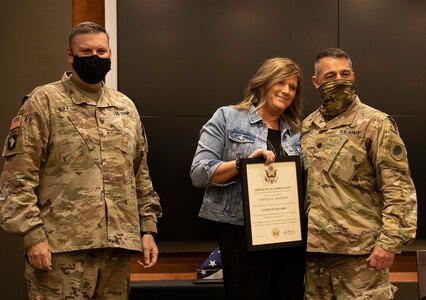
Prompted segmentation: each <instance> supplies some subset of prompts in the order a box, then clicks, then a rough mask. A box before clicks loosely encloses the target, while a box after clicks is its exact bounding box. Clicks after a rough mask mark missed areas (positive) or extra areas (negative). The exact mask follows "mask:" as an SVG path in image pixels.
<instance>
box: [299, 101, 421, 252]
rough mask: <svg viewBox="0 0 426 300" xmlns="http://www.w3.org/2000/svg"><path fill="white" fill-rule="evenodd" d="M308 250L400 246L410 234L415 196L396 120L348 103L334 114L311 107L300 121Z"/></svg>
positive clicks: (413, 225)
mask: <svg viewBox="0 0 426 300" xmlns="http://www.w3.org/2000/svg"><path fill="white" fill-rule="evenodd" d="M301 143H302V157H303V161H304V166H305V169H306V171H307V194H306V214H307V222H308V240H307V250H308V252H322V253H335V254H355V255H357V254H369V253H371V251H372V250H373V248H374V247H375V246H376V245H378V246H380V247H382V248H383V249H386V250H388V251H391V252H394V253H399V252H400V251H401V249H402V247H403V245H404V244H406V243H408V242H411V241H412V240H413V239H414V237H415V234H416V223H417V199H416V191H415V187H414V184H413V181H412V179H411V177H410V170H409V166H408V160H407V152H406V148H405V145H404V143H403V141H402V140H401V138H400V136H399V133H398V129H397V127H396V124H395V122H394V121H393V120H392V119H391V118H390V117H389V116H388V115H386V114H384V113H382V112H380V111H378V110H376V109H374V108H371V107H369V106H367V105H365V104H362V103H361V101H360V100H359V98H358V97H356V99H355V100H354V103H352V105H351V106H350V107H349V108H348V110H346V111H345V112H344V113H342V114H341V115H340V116H337V117H336V118H334V119H333V120H330V121H328V122H327V123H326V122H325V121H324V118H323V117H322V115H321V113H320V112H319V111H318V110H316V111H315V112H313V113H312V114H311V115H310V116H308V117H307V118H306V119H305V120H304V121H303V125H302V140H301Z"/></svg>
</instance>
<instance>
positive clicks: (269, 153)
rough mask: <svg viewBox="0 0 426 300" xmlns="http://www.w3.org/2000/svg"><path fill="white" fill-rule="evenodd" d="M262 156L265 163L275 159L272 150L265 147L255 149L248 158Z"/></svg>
mask: <svg viewBox="0 0 426 300" xmlns="http://www.w3.org/2000/svg"><path fill="white" fill-rule="evenodd" d="M254 157H263V158H264V159H265V165H269V164H272V163H273V162H274V161H275V154H274V152H272V151H269V150H265V149H256V150H254V151H253V153H252V154H250V156H249V158H254Z"/></svg>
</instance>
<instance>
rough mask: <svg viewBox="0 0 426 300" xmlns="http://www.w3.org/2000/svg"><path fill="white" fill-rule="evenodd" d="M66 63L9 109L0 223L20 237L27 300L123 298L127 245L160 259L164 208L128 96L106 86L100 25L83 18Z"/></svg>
mask: <svg viewBox="0 0 426 300" xmlns="http://www.w3.org/2000/svg"><path fill="white" fill-rule="evenodd" d="M66 51H67V54H68V62H69V63H70V64H72V67H73V71H72V72H66V73H65V74H64V75H63V77H62V79H61V80H60V81H57V82H54V83H51V84H47V85H44V86H41V87H38V88H36V89H35V90H34V91H32V92H31V94H30V95H28V97H27V99H26V101H25V103H24V104H23V105H22V107H21V109H20V111H19V113H18V115H17V116H16V117H15V118H13V120H12V124H11V127H10V131H9V135H8V137H7V140H6V143H5V146H4V150H3V157H4V159H5V164H4V169H3V172H2V174H1V184H2V187H3V191H4V194H5V200H4V201H0V225H1V226H2V227H3V228H4V229H5V230H6V231H8V232H11V233H15V234H19V235H21V236H22V237H23V240H24V245H25V248H26V256H27V263H26V267H25V276H26V279H27V282H28V290H29V296H30V298H31V299H92V298H93V299H96V298H102V299H127V297H128V289H129V269H130V268H129V265H130V263H129V260H130V253H132V252H135V253H137V252H141V251H142V252H143V256H141V259H140V261H139V263H140V264H141V265H142V266H144V267H151V266H152V265H154V264H155V263H156V261H157V257H158V248H157V246H156V243H155V240H154V237H153V236H154V235H155V233H156V232H157V225H156V223H157V218H158V217H160V216H161V213H162V212H161V207H160V203H159V197H158V195H157V193H156V192H155V191H154V189H153V186H152V182H151V179H150V177H149V170H148V166H147V151H148V147H147V141H146V136H145V133H144V129H143V127H142V124H141V122H140V118H139V114H138V111H137V109H136V107H135V105H134V104H133V102H132V101H131V100H130V99H129V98H127V97H126V96H125V95H123V94H121V93H120V92H118V91H115V90H112V89H109V88H107V87H106V86H105V85H104V84H103V82H102V79H103V78H104V77H105V75H106V73H107V72H108V71H109V69H110V57H111V50H110V48H109V38H108V34H107V33H106V31H105V29H104V28H103V27H101V26H99V25H97V24H95V23H91V22H84V23H81V24H79V25H77V26H76V27H74V28H73V30H72V31H71V34H70V37H69V47H67V49H66Z"/></svg>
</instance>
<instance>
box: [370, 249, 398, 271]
mask: <svg viewBox="0 0 426 300" xmlns="http://www.w3.org/2000/svg"><path fill="white" fill-rule="evenodd" d="M394 259H395V253H393V252H390V251H387V250H385V249H383V248H381V247H379V246H376V247H375V248H374V250H373V252H372V253H371V255H370V257H369V258H367V261H369V262H370V266H372V267H373V268H375V269H376V270H384V269H386V268H390V267H391V266H392V265H393V261H394Z"/></svg>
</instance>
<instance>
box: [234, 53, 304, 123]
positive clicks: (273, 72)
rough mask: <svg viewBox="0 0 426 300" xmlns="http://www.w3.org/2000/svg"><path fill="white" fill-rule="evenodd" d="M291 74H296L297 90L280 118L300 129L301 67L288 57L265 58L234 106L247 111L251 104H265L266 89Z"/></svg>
mask: <svg viewBox="0 0 426 300" xmlns="http://www.w3.org/2000/svg"><path fill="white" fill-rule="evenodd" d="M292 75H296V76H297V90H296V95H295V97H294V100H293V102H292V104H291V105H290V107H289V108H287V109H286V110H285V111H284V112H283V113H282V114H281V119H283V120H284V121H286V122H287V123H288V124H289V125H290V126H291V128H292V129H293V130H294V131H297V130H299V129H300V126H301V121H302V101H303V98H302V82H301V69H300V67H299V65H298V64H296V63H295V62H294V61H292V60H291V59H289V58H285V57H274V58H269V59H266V60H265V61H264V62H263V64H262V65H261V66H260V68H259V69H258V70H257V72H256V74H255V75H254V76H253V77H252V78H251V79H250V80H249V82H248V84H247V87H246V89H245V91H244V97H243V100H242V101H241V102H240V103H238V104H236V105H235V106H234V107H235V108H236V109H238V110H243V111H248V110H249V109H250V106H251V105H252V104H253V105H254V106H255V107H256V110H258V109H259V108H261V107H262V106H263V105H265V103H266V100H267V95H268V91H269V89H270V88H271V86H273V85H274V84H275V83H277V82H279V81H281V80H283V79H284V78H287V77H290V76H292Z"/></svg>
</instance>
